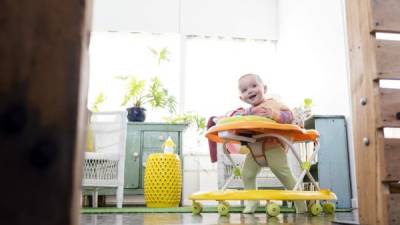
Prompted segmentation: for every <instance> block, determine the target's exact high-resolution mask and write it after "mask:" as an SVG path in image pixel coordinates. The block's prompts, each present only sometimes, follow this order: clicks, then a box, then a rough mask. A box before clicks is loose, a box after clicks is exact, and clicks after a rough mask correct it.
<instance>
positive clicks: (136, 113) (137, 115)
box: [126, 107, 146, 122]
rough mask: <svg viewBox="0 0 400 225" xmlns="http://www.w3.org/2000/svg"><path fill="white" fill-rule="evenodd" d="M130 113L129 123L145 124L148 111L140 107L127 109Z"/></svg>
mask: <svg viewBox="0 0 400 225" xmlns="http://www.w3.org/2000/svg"><path fill="white" fill-rule="evenodd" d="M126 110H127V111H128V116H127V117H128V121H130V122H143V121H144V120H145V119H146V112H145V111H146V109H145V108H139V107H131V108H127V109H126Z"/></svg>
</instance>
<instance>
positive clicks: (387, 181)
mask: <svg viewBox="0 0 400 225" xmlns="http://www.w3.org/2000/svg"><path fill="white" fill-rule="evenodd" d="M346 14H347V28H348V40H349V41H348V43H349V58H350V78H351V79H350V80H351V89H352V105H353V123H354V124H353V127H354V138H355V139H354V147H355V152H356V165H357V190H358V200H359V216H360V218H359V219H360V223H361V224H370V225H375V224H384V225H386V224H400V216H399V215H400V204H399V200H400V195H399V193H398V186H397V185H396V182H398V181H399V180H400V169H399V165H400V164H399V160H400V147H399V144H400V139H389V138H386V137H385V135H384V128H385V127H400V90H399V89H386V88H381V87H380V85H379V82H380V81H381V80H384V79H400V41H388V40H377V39H376V33H378V32H394V33H400V1H398V0H347V1H346ZM396 191H397V192H396Z"/></svg>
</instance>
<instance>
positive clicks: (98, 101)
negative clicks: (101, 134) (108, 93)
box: [91, 91, 106, 112]
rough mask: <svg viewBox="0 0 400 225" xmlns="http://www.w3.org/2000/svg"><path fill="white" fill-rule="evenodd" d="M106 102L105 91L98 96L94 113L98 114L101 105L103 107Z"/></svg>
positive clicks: (94, 105)
mask: <svg viewBox="0 0 400 225" xmlns="http://www.w3.org/2000/svg"><path fill="white" fill-rule="evenodd" d="M105 100H106V97H105V95H104V92H103V91H100V93H99V94H98V95H97V96H96V98H95V100H94V102H93V104H92V109H91V111H92V112H98V111H99V105H101V104H102V103H103V102H104V101H105Z"/></svg>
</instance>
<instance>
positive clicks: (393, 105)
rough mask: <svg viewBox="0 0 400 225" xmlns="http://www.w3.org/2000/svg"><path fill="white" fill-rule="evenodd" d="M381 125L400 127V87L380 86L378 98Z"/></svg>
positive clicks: (378, 119) (379, 123)
mask: <svg viewBox="0 0 400 225" xmlns="http://www.w3.org/2000/svg"><path fill="white" fill-rule="evenodd" d="M377 103H378V104H377V105H376V106H377V109H376V110H377V112H378V116H377V121H378V126H379V127H400V89H390V88H380V89H379V94H378V98H377Z"/></svg>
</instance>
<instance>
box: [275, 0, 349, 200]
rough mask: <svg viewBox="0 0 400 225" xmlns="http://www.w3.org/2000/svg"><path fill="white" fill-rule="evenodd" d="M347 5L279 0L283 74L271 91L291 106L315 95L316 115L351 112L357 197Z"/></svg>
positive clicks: (279, 50)
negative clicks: (345, 10)
mask: <svg viewBox="0 0 400 225" xmlns="http://www.w3.org/2000/svg"><path fill="white" fill-rule="evenodd" d="M343 4H344V3H343V1H342V0H330V1H320V0H300V1H299V0H280V1H279V3H278V9H279V13H278V39H279V41H278V46H277V54H278V66H277V68H279V69H278V70H277V78H275V77H274V78H272V77H271V82H270V90H271V91H272V92H276V93H279V94H280V95H281V96H282V98H283V99H284V100H285V102H288V104H289V105H294V104H296V103H299V102H301V101H302V99H303V98H305V97H310V98H312V99H313V102H314V104H315V107H314V108H313V112H314V114H327V115H344V116H345V117H346V119H347V122H348V128H349V129H348V132H349V139H350V140H349V141H350V144H349V146H350V161H351V162H350V163H351V169H352V171H351V173H352V184H353V196H356V189H355V187H356V185H355V163H354V150H353V147H352V133H351V123H352V121H351V105H350V104H351V103H350V92H349V84H348V69H347V55H346V52H347V50H346V48H347V47H346V33H345V20H344V6H343ZM290 90H296V91H295V92H293V91H290ZM353 202H356V201H353Z"/></svg>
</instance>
